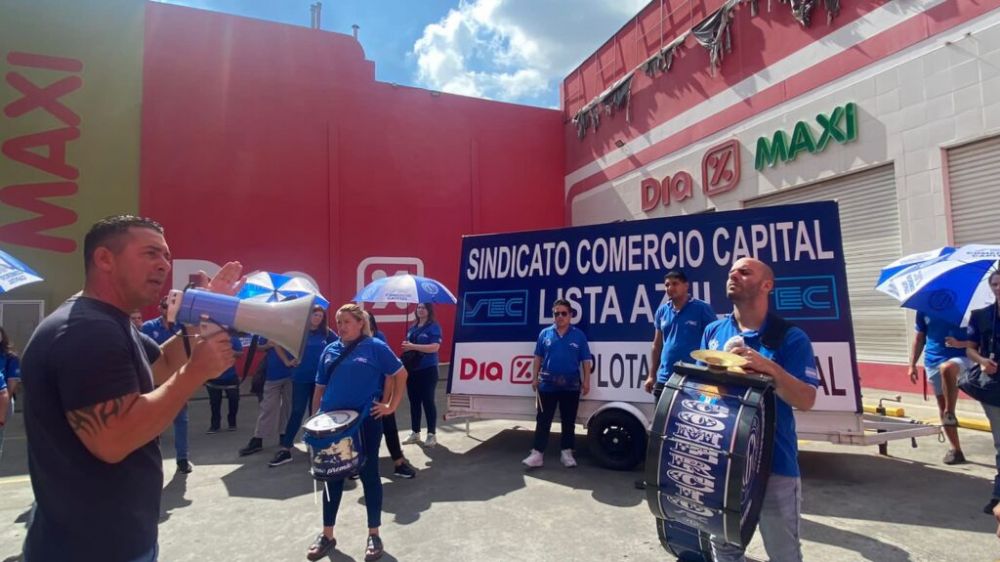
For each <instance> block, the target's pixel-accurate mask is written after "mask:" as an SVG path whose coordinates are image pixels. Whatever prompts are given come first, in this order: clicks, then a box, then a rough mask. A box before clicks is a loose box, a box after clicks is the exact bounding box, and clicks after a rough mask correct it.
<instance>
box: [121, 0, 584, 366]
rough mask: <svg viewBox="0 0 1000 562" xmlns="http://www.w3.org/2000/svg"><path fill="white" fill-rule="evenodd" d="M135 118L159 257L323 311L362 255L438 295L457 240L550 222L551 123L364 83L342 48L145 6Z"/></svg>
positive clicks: (453, 264)
mask: <svg viewBox="0 0 1000 562" xmlns="http://www.w3.org/2000/svg"><path fill="white" fill-rule="evenodd" d="M142 103H143V120H142V160H141V195H140V207H141V210H142V212H143V213H145V214H147V215H149V216H152V217H154V218H156V219H157V220H160V221H161V222H162V223H163V224H164V226H165V227H166V229H167V240H168V242H169V244H170V246H171V250H172V253H173V255H174V257H175V258H183V259H205V260H209V261H213V262H216V263H223V262H224V261H226V260H230V259H237V260H240V261H242V262H243V264H244V266H245V267H246V268H248V269H266V270H270V271H277V272H283V271H289V270H297V271H304V272H306V273H308V274H309V275H311V276H312V277H314V278H315V279H316V281H317V282H318V283H319V285H320V289H321V290H322V291H323V293H324V294H325V295H326V296H327V297H329V298H330V300H331V301H332V302H334V303H340V302H344V301H347V300H348V299H350V298H351V297H352V296H353V295H354V294H355V290H356V275H357V268H358V264H359V262H360V261H361V260H362V259H364V258H366V257H369V256H412V257H417V258H420V259H422V260H423V262H424V264H425V274H426V275H428V276H430V277H434V278H436V279H439V280H441V281H443V282H445V284H447V285H449V286H450V287H452V288H453V289H454V288H455V286H456V285H457V281H458V264H459V249H460V243H461V236H462V235H465V234H475V233H483V232H499V231H513V230H523V229H534V228H547V227H555V226H561V225H562V221H563V216H564V212H563V210H564V208H563V188H562V179H563V163H564V161H565V154H564V144H563V132H562V115H561V113H560V112H558V111H552V110H544V109H536V108H529V107H522V106H515V105H509V104H502V103H497V102H490V101H486V100H478V99H472V98H465V97H460V96H452V95H447V94H440V95H438V94H432V93H430V92H428V91H426V90H420V89H415V88H406V87H395V86H392V85H390V84H385V83H379V82H375V81H374V65H373V63H371V62H369V61H366V60H364V52H363V50H362V48H361V46H360V44H359V43H358V42H357V41H355V40H354V39H353V38H352V37H350V36H347V35H342V34H336V33H329V32H322V31H316V30H312V29H307V28H300V27H293V26H286V25H281V24H275V23H271V22H264V21H258V20H252V19H246V18H240V17H236V16H230V15H223V14H217V13H213V12H206V11H201V10H194V9H190V8H184V7H178V6H172V5H165V4H160V3H154V2H150V3H148V4H147V16H146V38H145V54H144V77H143V102H142ZM439 310H441V311H442V313H441V314H440V317H441V318H440V320H441V323H442V326H443V327H444V329H445V338H446V345H445V346H444V348H443V351H444V352H445V355H446V356H447V355H448V354H449V353H450V337H449V336H450V333H451V327H452V323H453V319H454V307H450V306H449V307H441V309H439ZM380 327H382V328H383V330H384V331H386V332H387V334H388V335H389V337H390V341H391V342H394V341H399V340H400V339H401V337H402V332H401V328H400V327H399V326H398V325H397V326H393V325H386V324H384V323H383V325H382V326H380Z"/></svg>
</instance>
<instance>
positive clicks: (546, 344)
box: [535, 324, 593, 392]
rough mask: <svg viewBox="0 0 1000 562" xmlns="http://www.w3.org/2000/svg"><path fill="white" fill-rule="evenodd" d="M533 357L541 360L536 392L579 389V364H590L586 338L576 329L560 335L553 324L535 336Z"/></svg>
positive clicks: (590, 357) (571, 328)
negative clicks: (588, 362) (536, 337)
mask: <svg viewBox="0 0 1000 562" xmlns="http://www.w3.org/2000/svg"><path fill="white" fill-rule="evenodd" d="M535 356H536V357H541V358H542V363H541V367H540V373H539V377H538V378H539V382H538V389H539V390H541V391H543V392H553V391H557V390H579V389H580V363H583V362H584V361H590V360H592V359H593V357H592V356H591V354H590V346H589V345H588V344H587V336H585V335H584V333H583V331H582V330H580V329H579V328H577V327H575V326H570V327H569V329H568V330H567V331H566V333H565V334H563V335H562V336H560V335H559V332H558V331H556V327H555V325H554V324H553V325H552V326H549V327H548V328H545V329H544V330H542V331H541V332H540V333H539V334H538V341H537V342H536V343H535Z"/></svg>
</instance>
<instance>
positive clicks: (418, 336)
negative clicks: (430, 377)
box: [406, 322, 441, 371]
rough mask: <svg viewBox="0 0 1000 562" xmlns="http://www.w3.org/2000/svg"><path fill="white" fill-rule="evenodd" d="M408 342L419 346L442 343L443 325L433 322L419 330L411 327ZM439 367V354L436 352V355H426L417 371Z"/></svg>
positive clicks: (407, 333) (407, 332)
mask: <svg viewBox="0 0 1000 562" xmlns="http://www.w3.org/2000/svg"><path fill="white" fill-rule="evenodd" d="M406 341H408V342H410V343H416V344H419V345H427V344H429V343H441V325H440V324H438V323H437V322H431V323H430V324H425V325H423V326H420V327H419V328H418V327H416V326H411V327H410V329H409V330H407V331H406ZM437 365H438V354H437V352H436V351H435V352H434V353H424V354H423V357H421V358H420V364H419V365H418V366H417V368H416V370H417V371H422V370H424V369H430V368H431V367H437Z"/></svg>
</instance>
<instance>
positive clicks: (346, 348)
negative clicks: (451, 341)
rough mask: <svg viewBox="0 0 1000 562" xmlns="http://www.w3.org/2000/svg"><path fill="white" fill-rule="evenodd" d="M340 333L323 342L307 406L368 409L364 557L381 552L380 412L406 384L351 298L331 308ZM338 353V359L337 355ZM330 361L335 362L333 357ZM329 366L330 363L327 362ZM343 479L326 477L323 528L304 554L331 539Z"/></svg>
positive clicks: (314, 555)
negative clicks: (333, 310) (351, 302)
mask: <svg viewBox="0 0 1000 562" xmlns="http://www.w3.org/2000/svg"><path fill="white" fill-rule="evenodd" d="M336 322H337V334H338V335H339V336H340V339H339V340H338V341H336V342H334V343H332V344H330V345H328V346H327V347H326V349H325V350H323V355H322V356H321V357H320V360H319V364H320V366H319V370H318V371H317V373H316V390H315V391H314V394H313V403H312V406H313V411H319V412H330V411H333V410H354V411H356V412H358V413H359V414H362V413H364V412H366V411H367V412H368V415H367V416H366V417H365V418H364V420H363V421H362V422H361V423H362V427H361V435H362V440H363V441H364V450H365V455H366V456H367V461H366V462H365V464H364V466H363V467H362V468H361V484H362V486H363V487H364V494H365V508H366V509H367V512H368V542H367V544H366V547H365V561H366V562H371V561H373V560H378V559H379V558H381V557H382V554H383V546H382V539H381V538H380V537H379V527H380V526H381V524H382V480H381V477H380V476H379V471H378V450H379V444H380V443H381V441H382V417H383V416H386V415H389V414H391V413H393V412H395V411H396V408H397V407H398V406H399V401H400V400H401V399H402V398H403V392H404V389H405V388H406V370H405V369H403V365H402V363H400V361H399V359H398V358H397V357H396V355H395V354H393V352H392V350H391V349H389V346H388V345H386V344H385V343H384V342H382V341H381V340H378V339H376V338H373V337H371V328H370V326H369V325H368V318H367V316H366V315H365V311H364V310H362V309H361V307H359V306H358V305H356V304H345V305H344V306H341V307H340V309H339V310H337V315H336ZM341 356H343V359H339V358H340V357H341ZM335 362H336V365H334V363H335ZM331 367H332V368H331ZM343 492H344V481H343V480H336V481H332V482H329V483H328V484H327V486H326V490H325V492H324V493H323V532H322V533H321V534H320V535H319V536H318V537H316V540H315V541H314V542H313V544H312V546H310V547H309V551H308V553H307V554H306V557H307V558H308V559H309V560H319V559H321V558H323V557H324V556H326V555H327V554H329V552H330V551H331V550H333V549H334V547H336V545H337V539H336V538H334V536H333V528H334V524H335V523H336V521H337V511H338V510H339V508H340V500H341V497H342V496H343Z"/></svg>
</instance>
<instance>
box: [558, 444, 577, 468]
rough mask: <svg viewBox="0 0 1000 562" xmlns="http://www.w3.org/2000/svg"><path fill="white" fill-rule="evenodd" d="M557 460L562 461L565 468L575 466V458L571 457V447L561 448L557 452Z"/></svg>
mask: <svg viewBox="0 0 1000 562" xmlns="http://www.w3.org/2000/svg"><path fill="white" fill-rule="evenodd" d="M559 462H561V463H562V465H563V466H565V467H566V468H575V467H576V459H574V458H573V449H563V450H562V452H561V453H559Z"/></svg>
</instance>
